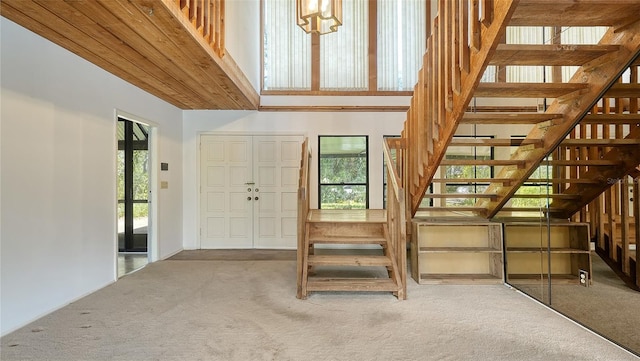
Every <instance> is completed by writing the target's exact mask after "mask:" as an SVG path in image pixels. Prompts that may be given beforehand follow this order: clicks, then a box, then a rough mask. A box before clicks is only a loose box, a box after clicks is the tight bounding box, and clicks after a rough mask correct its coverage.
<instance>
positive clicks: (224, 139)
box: [200, 135, 302, 249]
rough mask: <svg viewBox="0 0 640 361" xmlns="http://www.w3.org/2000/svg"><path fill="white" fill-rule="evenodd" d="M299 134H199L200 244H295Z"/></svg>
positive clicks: (269, 246) (217, 246)
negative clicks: (200, 187)
mask: <svg viewBox="0 0 640 361" xmlns="http://www.w3.org/2000/svg"><path fill="white" fill-rule="evenodd" d="M301 142H302V137H300V136H225V135H203V136H202V137H201V157H200V159H201V165H200V166H201V168H200V169H201V172H200V173H201V177H202V179H201V181H200V184H201V186H202V191H201V192H202V193H201V202H200V203H201V210H200V212H201V227H202V230H201V236H200V238H201V248H263V249H268V248H281V249H295V248H296V247H297V242H296V235H297V222H296V215H297V191H298V173H299V167H300V144H301Z"/></svg>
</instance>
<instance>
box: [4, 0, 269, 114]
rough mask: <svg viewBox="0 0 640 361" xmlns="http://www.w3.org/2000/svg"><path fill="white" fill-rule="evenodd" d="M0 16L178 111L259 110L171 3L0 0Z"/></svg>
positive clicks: (230, 67)
mask: <svg viewBox="0 0 640 361" xmlns="http://www.w3.org/2000/svg"><path fill="white" fill-rule="evenodd" d="M0 13H1V14H2V16H4V17H6V18H7V19H10V20H11V21H13V22H15V23H17V24H19V25H21V26H23V27H25V28H27V29H29V30H31V31H33V32H35V33H36V34H38V35H40V36H42V37H44V38H46V39H48V40H50V41H52V42H54V43H56V44H58V45H60V46H62V47H63V48H65V49H67V50H69V51H71V52H73V53H75V54H76V55H78V56H80V57H82V58H84V59H86V60H88V61H90V62H91V63H93V64H95V65H97V66H99V67H101V68H103V69H104V70H106V71H108V72H110V73H112V74H114V75H115V76H118V77H120V78H122V79H124V80H126V81H128V82H129V83H131V84H133V85H135V86H137V87H139V88H141V89H143V90H145V91H147V92H149V93H151V94H153V95H155V96H157V97H159V98H161V99H163V100H165V101H166V102H168V103H171V104H173V105H175V106H176V107H178V108H181V109H257V108H258V105H259V95H258V93H257V92H256V90H255V89H254V88H253V86H252V85H251V83H250V82H249V80H248V79H247V78H246V77H245V75H244V73H243V72H242V71H241V70H240V68H239V67H238V65H237V64H236V63H235V61H234V60H233V59H232V58H231V56H230V55H229V54H225V55H223V56H222V58H221V57H220V56H219V55H218V54H216V52H215V51H214V49H213V48H212V47H211V46H210V44H209V43H207V42H206V41H205V39H204V38H203V36H202V34H200V33H199V31H198V29H197V28H196V27H194V26H192V24H191V22H189V20H188V18H187V17H185V16H184V14H183V13H182V10H181V9H180V6H179V5H178V4H177V3H176V2H175V1H171V0H159V1H148V0H73V1H50V0H2V1H1V2H0Z"/></svg>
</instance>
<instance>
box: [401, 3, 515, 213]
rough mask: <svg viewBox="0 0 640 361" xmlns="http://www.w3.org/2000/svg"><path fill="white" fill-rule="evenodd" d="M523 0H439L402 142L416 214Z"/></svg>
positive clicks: (411, 202) (408, 184) (412, 211)
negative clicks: (517, 7) (405, 142)
mask: <svg viewBox="0 0 640 361" xmlns="http://www.w3.org/2000/svg"><path fill="white" fill-rule="evenodd" d="M517 3H518V0H504V1H493V0H460V1H450V0H439V2H438V9H439V14H438V16H437V17H436V18H435V19H434V21H433V26H432V29H431V36H430V37H429V39H428V41H427V50H426V53H425V54H424V57H423V67H422V69H421V70H420V72H419V78H418V83H417V84H416V86H415V88H414V93H413V97H412V99H411V106H410V108H409V111H408V112H407V118H406V121H405V124H404V130H403V132H402V137H403V138H405V139H407V147H408V148H410V149H412V151H411V152H407V167H406V169H407V172H408V174H406V176H407V183H406V187H407V188H408V192H409V193H410V196H411V199H410V205H411V213H412V214H415V212H416V211H417V209H418V207H419V205H420V202H421V200H422V197H423V195H424V193H425V191H426V189H427V187H428V186H429V183H430V182H431V180H432V179H433V176H434V174H435V172H436V169H437V168H438V165H439V164H440V161H441V160H442V158H443V157H444V154H445V151H446V148H447V146H448V144H449V142H450V141H451V138H452V137H453V134H454V133H455V130H456V128H457V126H458V123H459V122H460V120H461V119H462V117H463V115H464V113H465V111H466V109H467V107H468V105H469V102H470V101H471V99H472V96H473V91H474V89H475V88H476V87H477V85H478V83H479V82H480V79H481V77H482V75H483V73H484V70H485V69H486V67H487V65H488V63H489V60H490V59H491V57H492V55H493V52H495V49H496V47H497V45H498V42H499V40H500V38H501V37H502V35H503V34H504V32H505V28H506V24H507V22H508V21H509V19H510V18H511V15H512V14H513V12H514V10H515V8H516V5H517Z"/></svg>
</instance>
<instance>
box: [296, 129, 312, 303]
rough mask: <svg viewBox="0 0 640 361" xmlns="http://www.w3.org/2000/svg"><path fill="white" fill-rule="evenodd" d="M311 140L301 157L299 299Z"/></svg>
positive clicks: (299, 187)
mask: <svg viewBox="0 0 640 361" xmlns="http://www.w3.org/2000/svg"><path fill="white" fill-rule="evenodd" d="M310 158H311V152H310V150H309V139H308V138H305V139H304V141H303V142H302V154H301V156H300V178H299V180H298V233H297V234H298V248H297V249H298V253H297V262H296V263H297V265H298V269H297V277H298V283H297V285H298V287H297V288H298V290H297V295H298V298H302V274H303V272H302V266H303V262H302V258H303V257H304V252H305V249H304V244H305V243H304V238H305V234H306V225H307V217H308V216H309V159H310Z"/></svg>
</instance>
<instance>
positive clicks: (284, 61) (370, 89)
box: [262, 0, 429, 95]
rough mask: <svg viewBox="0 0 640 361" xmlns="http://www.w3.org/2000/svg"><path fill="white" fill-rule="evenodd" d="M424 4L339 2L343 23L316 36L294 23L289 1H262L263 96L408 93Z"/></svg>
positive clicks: (422, 33)
mask: <svg viewBox="0 0 640 361" xmlns="http://www.w3.org/2000/svg"><path fill="white" fill-rule="evenodd" d="M426 5H427V1H426V0H376V1H371V0H348V1H343V3H342V6H343V9H342V10H343V11H342V12H343V25H342V26H340V27H339V29H338V31H337V32H335V33H330V34H326V35H322V36H319V35H310V34H306V33H305V32H304V31H303V30H302V29H300V28H299V27H298V26H297V25H296V23H295V2H294V1H293V0H263V28H262V29H263V43H262V45H263V78H262V92H263V94H265V93H267V94H269V92H274V93H276V94H277V93H278V92H283V91H286V92H287V93H288V94H290V93H291V92H296V93H297V92H300V93H317V92H319V93H322V92H331V93H332V94H334V93H335V92H345V93H344V94H363V93H364V94H366V95H369V94H377V93H378V92H387V91H392V92H402V91H405V92H410V91H412V90H413V87H414V85H415V84H416V82H417V77H418V70H419V69H420V67H421V66H422V56H423V55H424V52H425V50H426V39H427V37H426V35H427V29H428V24H429V23H428V21H427V16H428V10H427V6H426ZM373 19H375V21H371V20H373ZM370 56H373V57H374V58H373V59H370Z"/></svg>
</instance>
